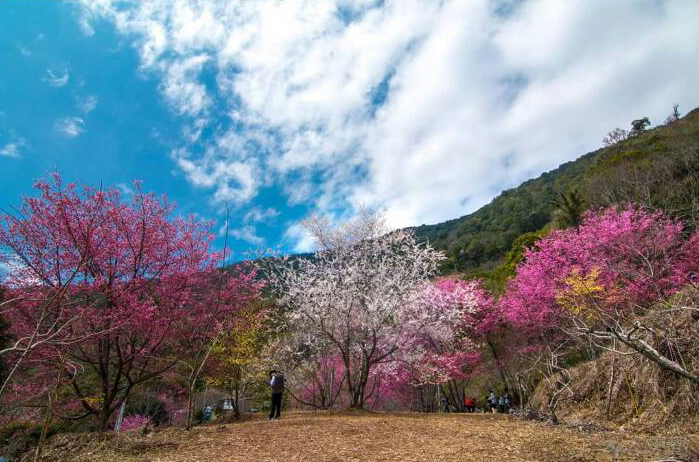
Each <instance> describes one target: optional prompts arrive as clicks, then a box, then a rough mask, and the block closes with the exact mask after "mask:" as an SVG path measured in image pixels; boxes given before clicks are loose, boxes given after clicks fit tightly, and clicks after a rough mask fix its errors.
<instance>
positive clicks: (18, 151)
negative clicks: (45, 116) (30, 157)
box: [0, 138, 27, 159]
mask: <svg viewBox="0 0 699 462" xmlns="http://www.w3.org/2000/svg"><path fill="white" fill-rule="evenodd" d="M26 146H27V142H26V141H25V140H24V138H17V139H16V140H14V141H10V142H9V143H7V144H5V146H3V147H2V149H0V156H4V157H12V158H14V159H19V158H20V157H22V148H24V147H26Z"/></svg>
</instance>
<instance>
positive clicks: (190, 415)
mask: <svg viewBox="0 0 699 462" xmlns="http://www.w3.org/2000/svg"><path fill="white" fill-rule="evenodd" d="M187 391H188V392H189V393H188V394H189V396H188V398H187V424H186V426H185V428H186V429H187V430H190V429H191V428H192V424H193V421H194V383H190V384H189V386H188V387H187Z"/></svg>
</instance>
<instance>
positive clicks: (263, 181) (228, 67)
mask: <svg viewBox="0 0 699 462" xmlns="http://www.w3.org/2000/svg"><path fill="white" fill-rule="evenodd" d="M697 17H699V3H697V2H691V1H685V0H676V1H650V0H637V1H634V0H619V1H614V0H610V1H605V2H601V1H587V2H585V1H577V0H570V1H566V2H560V1H553V0H531V1H527V2H511V1H507V0H502V1H496V0H494V1H487V0H483V1H469V2H463V1H445V2H439V3H437V2H421V1H417V0H406V1H399V2H390V1H381V2H378V1H365V2H359V1H358V2H345V1H343V0H338V1H329V0H328V1H323V2H304V1H301V0H297V1H291V0H287V1H285V2H272V1H268V2H249V1H243V2H240V3H236V2H228V1H226V2H215V1H197V0H178V1H172V2H145V1H144V2H113V1H110V0H96V1H91V2H87V1H85V2H79V1H76V2H38V1H35V2H26V1H18V0H7V1H2V2H0V111H1V112H0V182H1V183H0V185H1V186H0V187H1V192H2V194H1V195H0V206H2V207H4V208H8V207H11V206H16V205H17V204H18V203H19V201H20V200H21V197H22V196H24V195H27V194H33V192H32V181H33V180H34V179H37V178H40V177H44V176H46V174H47V173H48V172H49V171H52V170H54V169H57V170H58V171H60V172H61V173H62V175H63V176H64V177H65V178H66V179H68V180H71V181H80V182H87V183H91V184H94V185H99V184H102V185H105V186H114V187H120V188H122V189H123V190H124V191H128V188H129V186H130V184H131V182H132V181H133V180H137V179H138V180H143V182H144V187H145V188H146V189H148V190H152V191H155V192H158V193H165V194H167V196H168V197H169V198H170V199H171V200H172V201H174V202H176V203H177V204H178V211H179V212H180V213H196V214H198V215H199V216H201V217H202V218H205V219H212V220H215V221H216V223H217V224H216V227H215V231H218V230H219V229H220V228H221V227H222V225H223V222H224V216H225V215H224V212H223V210H224V207H225V205H226V204H228V206H229V208H230V210H231V223H230V229H231V234H232V245H233V249H234V251H235V252H236V258H243V256H244V254H243V253H244V252H245V251H246V250H249V249H251V248H255V247H258V246H265V247H276V246H277V245H280V246H281V247H282V249H283V250H285V251H304V250H308V249H309V248H310V245H311V243H310V241H309V240H308V238H307V237H306V236H305V235H304V233H303V231H302V228H301V227H300V225H299V222H300V220H302V219H303V218H304V217H306V216H308V215H309V214H311V213H316V214H321V215H326V216H328V217H330V218H331V219H333V220H341V219H342V218H344V217H347V216H350V215H352V213H353V212H354V211H355V210H356V209H357V207H359V206H360V205H365V206H369V207H377V208H382V209H385V211H386V216H387V219H388V223H389V225H390V226H393V227H401V226H410V225H419V224H422V223H434V222H439V221H443V220H447V219H451V218H455V217H458V216H461V215H463V214H466V213H469V212H472V211H474V210H476V209H477V208H478V207H480V206H481V205H483V204H485V203H487V202H488V201H490V200H491V199H492V198H493V197H494V196H495V195H497V194H498V193H499V192H500V191H501V190H502V189H504V188H508V187H512V186H514V185H516V184H518V183H520V182H521V181H523V180H526V179H527V178H530V177H532V176H536V175H538V174H540V173H541V172H543V171H547V170H550V169H551V168H554V167H556V166H557V165H559V164H560V163H562V162H565V161H568V160H571V159H573V158H576V157H577V156H579V155H581V154H583V153H585V152H587V151H590V150H593V149H596V148H598V147H599V146H600V144H601V139H602V138H603V136H604V135H605V133H606V132H607V131H609V130H611V129H613V128H615V127H617V126H621V127H627V126H628V123H629V121H630V120H632V119H634V118H638V117H642V116H648V117H650V119H651V121H652V122H654V123H660V122H662V120H663V119H664V118H665V116H666V115H667V114H668V113H669V112H670V110H671V107H672V104H673V103H679V104H680V109H681V110H683V111H684V112H686V111H687V110H690V109H692V108H694V107H696V106H697V105H699V86H697V85H696V82H698V81H699V30H698V29H699V28H697V27H696V18H697ZM641 31H642V33H641ZM217 245H219V246H220V245H221V239H220V238H219V240H218V241H217Z"/></svg>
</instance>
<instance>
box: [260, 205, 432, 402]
mask: <svg viewBox="0 0 699 462" xmlns="http://www.w3.org/2000/svg"><path fill="white" fill-rule="evenodd" d="M304 226H305V227H306V229H307V230H308V232H309V233H310V234H311V235H312V236H313V237H314V238H315V241H316V245H317V250H316V252H315V253H314V255H313V256H312V257H310V258H299V259H293V260H290V259H273V260H267V261H266V269H265V272H266V273H267V275H268V276H269V279H270V283H271V286H272V287H273V288H274V289H275V290H276V296H277V300H278V302H279V303H280V304H282V305H283V306H284V307H285V309H286V310H288V311H287V313H288V328H289V329H290V331H291V332H297V333H298V332H304V333H307V334H309V338H318V339H323V340H324V341H327V342H329V343H330V344H331V345H332V347H333V348H334V349H335V351H336V353H337V354H338V355H339V356H340V357H341V358H342V362H343V363H344V371H345V380H344V382H345V384H346V386H347V391H348V393H349V398H350V406H351V407H353V408H362V407H363V406H364V404H365V402H366V400H367V398H369V397H370V396H371V395H372V393H373V390H368V389H367V383H368V382H369V377H370V374H371V372H372V371H373V370H374V368H375V367H376V366H377V365H379V364H381V363H385V362H387V361H390V360H391V358H392V355H393V354H394V353H395V352H396V351H398V350H399V349H400V348H401V347H402V346H403V345H402V344H401V339H402V338H404V336H403V335H401V332H402V330H403V329H404V323H403V319H402V318H403V316H404V312H405V308H406V307H408V306H409V305H411V303H412V301H413V300H414V298H415V297H416V296H418V294H419V289H421V288H422V287H424V284H425V283H426V282H427V281H428V280H429V278H430V277H431V276H433V275H435V274H436V273H437V270H438V265H439V262H440V261H441V260H443V259H444V255H443V254H442V253H441V252H438V251H436V250H434V249H433V248H431V247H430V246H429V244H425V243H419V242H418V241H417V240H416V238H415V236H414V234H413V233H412V232H411V231H406V230H399V231H393V232H388V230H387V229H386V227H385V225H384V219H383V216H382V215H381V214H374V213H369V212H367V211H360V213H359V215H358V216H357V218H355V219H353V220H350V221H348V222H346V223H345V224H343V225H342V226H340V227H337V228H334V227H332V226H331V225H330V223H329V222H328V221H327V220H325V219H321V218H312V219H309V220H307V221H306V222H304ZM270 263H274V264H271V265H270Z"/></svg>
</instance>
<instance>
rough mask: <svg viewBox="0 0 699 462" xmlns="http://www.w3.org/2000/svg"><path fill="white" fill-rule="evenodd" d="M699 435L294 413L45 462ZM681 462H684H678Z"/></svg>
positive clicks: (79, 449)
mask: <svg viewBox="0 0 699 462" xmlns="http://www.w3.org/2000/svg"><path fill="white" fill-rule="evenodd" d="M697 437H698V435H687V436H672V437H671V436H661V435H638V434H630V433H622V432H612V431H598V432H591V433H589V432H583V431H580V430H577V429H572V428H567V427H564V426H551V425H547V424H544V423H540V422H531V421H521V420H516V419H514V418H511V417H509V416H504V415H489V414H427V415H425V414H407V413H406V414H374V413H337V414H328V413H320V412H319V413H311V412H294V413H286V414H285V415H283V416H282V419H281V420H279V421H267V420H266V419H264V418H263V416H253V417H251V418H249V419H247V420H244V421H242V422H238V423H232V424H225V425H222V424H216V423H212V424H209V425H204V426H200V427H197V428H195V429H193V430H192V431H190V432H187V431H185V430H182V429H164V430H162V431H155V432H152V433H150V434H147V435H145V436H142V435H113V434H112V435H105V436H103V437H102V439H101V440H100V439H99V437H97V436H96V435H94V434H92V435H87V434H86V435H82V436H80V437H79V436H76V435H72V436H71V435H58V436H56V437H54V438H52V439H51V440H50V441H49V444H48V447H47V448H46V449H47V450H46V451H45V452H44V454H43V457H42V460H74V461H92V460H95V461H97V460H100V461H116V460H119V461H190V462H191V461H203V462H215V461H473V462H477V461H532V460H536V461H588V460H603V461H611V460H615V461H616V460H629V461H631V460H633V461H643V460H648V461H655V460H678V459H674V458H672V456H676V455H678V454H686V448H688V447H689V445H692V444H693V443H692V441H697ZM679 460H681V459H679Z"/></svg>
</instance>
